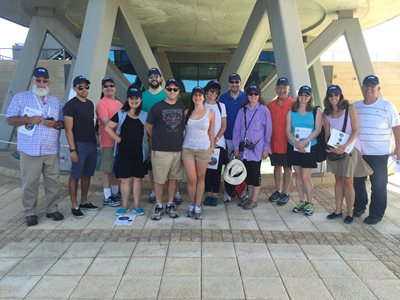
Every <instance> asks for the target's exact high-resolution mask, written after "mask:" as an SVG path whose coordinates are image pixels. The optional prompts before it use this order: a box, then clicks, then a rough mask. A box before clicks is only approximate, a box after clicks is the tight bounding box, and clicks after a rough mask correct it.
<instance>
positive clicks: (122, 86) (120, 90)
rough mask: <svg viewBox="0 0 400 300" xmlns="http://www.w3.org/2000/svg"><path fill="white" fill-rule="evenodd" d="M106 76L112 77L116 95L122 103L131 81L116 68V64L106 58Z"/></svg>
mask: <svg viewBox="0 0 400 300" xmlns="http://www.w3.org/2000/svg"><path fill="white" fill-rule="evenodd" d="M106 76H110V77H111V78H113V79H114V82H115V87H116V97H117V98H118V99H119V100H120V101H121V102H122V103H124V102H125V100H126V90H127V89H128V86H129V85H130V84H131V83H130V82H129V80H128V79H126V77H125V75H124V74H123V73H122V72H121V71H120V70H119V69H118V68H117V66H116V65H114V64H113V63H112V61H111V60H108V63H107V71H106Z"/></svg>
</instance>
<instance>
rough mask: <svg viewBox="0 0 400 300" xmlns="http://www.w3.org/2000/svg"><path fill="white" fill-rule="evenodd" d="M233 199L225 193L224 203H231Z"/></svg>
mask: <svg viewBox="0 0 400 300" xmlns="http://www.w3.org/2000/svg"><path fill="white" fill-rule="evenodd" d="M231 201H232V198H231V196H229V195H228V194H227V193H226V192H224V202H231Z"/></svg>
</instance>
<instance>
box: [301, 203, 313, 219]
mask: <svg viewBox="0 0 400 300" xmlns="http://www.w3.org/2000/svg"><path fill="white" fill-rule="evenodd" d="M303 212H304V215H305V216H311V215H312V214H313V213H314V204H312V203H309V202H308V203H306V204H305V205H304V207H303Z"/></svg>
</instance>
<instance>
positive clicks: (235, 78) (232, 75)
mask: <svg viewBox="0 0 400 300" xmlns="http://www.w3.org/2000/svg"><path fill="white" fill-rule="evenodd" d="M228 80H229V81H231V80H240V81H242V78H240V75H239V74H238V73H232V74H231V75H229V78H228Z"/></svg>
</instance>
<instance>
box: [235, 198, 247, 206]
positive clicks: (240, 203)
mask: <svg viewBox="0 0 400 300" xmlns="http://www.w3.org/2000/svg"><path fill="white" fill-rule="evenodd" d="M249 201H250V199H249V198H245V199H244V200H242V201H240V202H239V203H238V206H240V207H244V206H245V205H246V204H247V202H249Z"/></svg>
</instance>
